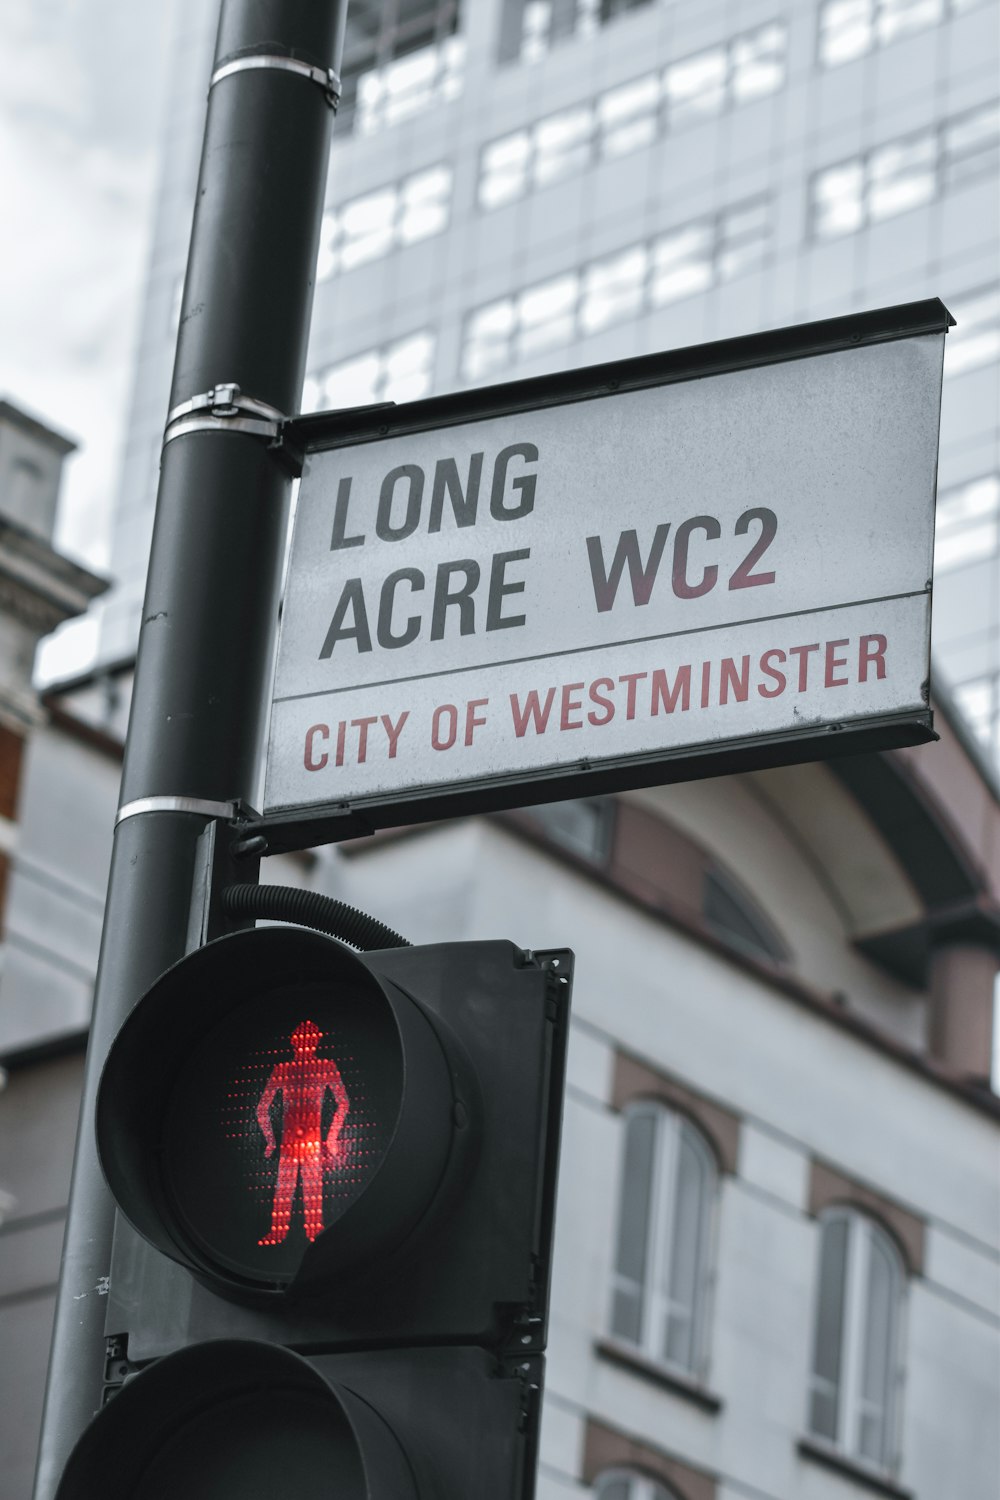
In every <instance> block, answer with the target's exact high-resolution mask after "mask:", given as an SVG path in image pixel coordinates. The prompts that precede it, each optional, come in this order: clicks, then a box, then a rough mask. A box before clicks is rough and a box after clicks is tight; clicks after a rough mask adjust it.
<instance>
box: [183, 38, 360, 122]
mask: <svg viewBox="0 0 1000 1500" xmlns="http://www.w3.org/2000/svg"><path fill="white" fill-rule="evenodd" d="M256 68H278V69H280V71H281V72H284V73H298V74H299V76H300V77H302V78H308V79H309V81H310V82H311V83H318V84H319V86H320V88H321V89H322V90H323V93H324V95H325V97H326V102H327V104H329V106H330V108H331V109H332V110H333V111H334V113H336V111H337V106H338V104H339V103H340V87H341V86H340V78H339V75H338V74H336V73H335V72H334V71H333V69H332V68H317V67H314V66H313V64H312V63H307V62H302V61H301V60H300V59H299V58H297V57H285V56H284V55H283V54H280V53H275V52H251V53H249V54H248V55H247V56H245V57H234V58H233V59H232V61H231V62H226V63H223V64H222V66H221V68H216V70H215V72H214V73H213V74H212V77H211V79H210V80H209V85H208V87H209V92H211V90H212V89H213V88H214V87H215V85H216V84H217V83H221V81H222V79H223V78H231V77H232V75H233V74H234V73H247V72H250V71H251V70H253V69H256Z"/></svg>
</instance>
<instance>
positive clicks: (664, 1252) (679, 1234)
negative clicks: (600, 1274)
mask: <svg viewBox="0 0 1000 1500" xmlns="http://www.w3.org/2000/svg"><path fill="white" fill-rule="evenodd" d="M624 1124H625V1140H624V1155H623V1161H622V1179H621V1194H620V1199H619V1208H618V1236H617V1244H616V1247H615V1262H614V1277H613V1283H612V1306H611V1332H612V1333H613V1334H614V1336H615V1337H616V1338H619V1339H622V1340H623V1341H624V1342H626V1343H629V1344H634V1345H636V1347H637V1348H638V1349H640V1350H641V1351H642V1352H644V1353H645V1354H648V1355H649V1356H650V1358H652V1359H655V1360H659V1361H662V1362H663V1363H665V1364H668V1365H672V1366H674V1367H675V1368H677V1369H680V1370H684V1371H686V1372H687V1373H689V1374H694V1375H697V1374H699V1373H700V1369H701V1364H702V1349H703V1344H704V1323H705V1305H706V1301H707V1296H708V1267H709V1245H710V1237H711V1221H712V1208H713V1203H714V1199H715V1188H716V1180H717V1171H716V1166H715V1159H714V1157H713V1155H712V1151H711V1149H710V1147H709V1146H708V1144H707V1142H706V1141H705V1139H704V1137H703V1136H702V1135H701V1132H700V1131H698V1130H697V1129H696V1128H695V1127H694V1126H693V1125H692V1124H691V1123H690V1122H689V1121H688V1120H687V1119H685V1118H684V1117H683V1116H682V1115H679V1114H677V1113H675V1112H674V1111H673V1110H669V1109H666V1108H665V1107H664V1106H663V1105H661V1104H658V1103H656V1102H654V1101H653V1100H639V1101H637V1102H636V1103H635V1104H631V1105H629V1106H628V1107H627V1108H626V1110H625V1112H624Z"/></svg>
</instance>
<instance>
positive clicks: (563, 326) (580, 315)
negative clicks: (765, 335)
mask: <svg viewBox="0 0 1000 1500" xmlns="http://www.w3.org/2000/svg"><path fill="white" fill-rule="evenodd" d="M770 232H771V225H770V204H769V203H768V202H767V200H765V199H755V200H753V201H752V202H750V203H744V204H739V205H737V206H736V207H734V208H732V209H729V210H727V211H726V212H724V213H722V214H719V215H717V216H716V217H715V218H711V219H703V220H699V221H698V222H696V223H694V224H687V225H685V226H684V227H683V228H682V229H676V230H671V231H670V232H669V233H667V234H664V235H659V236H658V237H657V238H656V239H654V240H651V241H648V242H644V243H640V244H638V245H629V246H628V247H627V248H626V249H624V250H619V251H617V252H616V253H615V254H614V255H609V256H602V257H601V258H600V259H599V260H594V261H591V262H590V263H589V265H586V266H584V267H583V268H582V270H578V271H576V270H574V271H567V272H564V273H563V274H562V275H560V276H554V277H552V278H551V279H550V280H548V281H544V282H540V283H538V284H537V285H535V286H533V287H528V288H526V289H525V290H524V291H522V292H519V293H517V294H516V295H513V296H510V297H501V298H500V299H499V300H498V301H496V302H490V303H487V305H486V306H485V307H480V308H476V309H475V311H474V312H472V313H470V315H469V317H468V318H467V320H466V325H465V340H464V346H463V352H462V373H463V375H464V376H465V378H466V379H467V380H482V379H485V378H486V377H487V376H489V375H491V374H493V373H494V372H495V371H497V370H501V369H503V368H504V367H505V366H507V365H510V364H512V363H515V362H516V361H518V360H523V359H530V358H531V357H532V356H533V355H536V354H541V353H544V352H545V351H547V350H549V349H553V348H558V347H561V346H564V345H566V344H570V343H572V342H573V340H574V339H577V338H583V337H586V335H588V334H592V333H599V332H600V331H601V330H602V329H604V328H608V327H611V326H612V325H614V324H617V323H621V322H624V321H626V320H627V319H629V318H635V317H638V316H640V315H641V314H642V313H643V312H645V311H648V310H650V309H653V308H657V307H663V306H664V305H665V304H666V303H668V302H674V301H676V300H677V299H678V298H681V297H688V296H691V295H693V294H694V293H695V292H703V291H707V290H708V288H709V287H711V286H713V285H715V284H716V283H717V282H721V281H728V280H730V279H732V278H733V277H735V276H738V275H742V274H743V273H744V272H746V271H749V270H752V269H753V268H754V267H756V266H759V265H760V264H761V263H762V262H763V260H764V258H765V256H766V254H767V249H768V246H769V243H770Z"/></svg>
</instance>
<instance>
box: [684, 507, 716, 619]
mask: <svg viewBox="0 0 1000 1500" xmlns="http://www.w3.org/2000/svg"><path fill="white" fill-rule="evenodd" d="M692 531H703V532H704V533H705V535H706V536H707V537H708V540H709V541H710V542H714V541H716V540H717V538H718V537H720V536H721V535H722V527H721V526H720V525H719V523H718V521H717V520H716V519H715V517H714V516H692V517H691V519H690V520H689V521H682V522H681V524H680V525H679V526H678V528H677V530H676V531H675V532H674V577H673V584H674V593H675V594H676V595H677V597H678V599H697V598H699V597H700V596H701V595H702V594H707V593H708V591H709V589H712V588H714V587H715V580H716V579H717V578H718V576H719V570H718V568H717V567H716V566H715V564H714V563H713V564H712V565H711V566H710V567H707V568H705V569H703V571H702V575H701V577H700V578H699V580H698V582H697V583H689V582H688V576H687V567H688V543H689V541H690V537H691V533H692Z"/></svg>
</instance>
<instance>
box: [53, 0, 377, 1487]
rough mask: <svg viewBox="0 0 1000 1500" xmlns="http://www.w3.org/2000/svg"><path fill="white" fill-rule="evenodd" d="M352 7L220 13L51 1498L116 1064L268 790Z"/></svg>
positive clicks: (94, 1300)
mask: <svg viewBox="0 0 1000 1500" xmlns="http://www.w3.org/2000/svg"><path fill="white" fill-rule="evenodd" d="M346 10H347V0H325V3H324V0H223V4H222V11H221V17H220V21H219V31H218V37H217V42H216V56H215V64H214V68H213V73H212V81H211V85H210V89H209V102H208V115H207V120H206V125H205V139H204V145H203V149H202V160H201V172H200V176H199V182H198V195H197V200H196V206H195V214H194V222H193V226H192V234H191V246H190V251H189V256H188V269H187V279H186V283H185V291H184V303H183V308H182V312H181V321H180V331H179V334H178V340H177V356H176V361H175V365H174V376H173V385H172V391H171V399H170V411H171V416H172V420H170V421H168V427H167V440H166V441H165V444H164V451H163V462H162V467H161V472H160V487H159V493H158V496H157V503H156V520H155V525H154V532H153V544H152V552H151V556H150V564H149V575H148V580H147V585H146V600H145V606H144V609H143V622H142V630H141V634H140V639H139V652H138V658H137V662H136V673H135V686H134V694H133V701H132V713H131V719H130V722H129V731H128V739H127V742H126V748H125V765H124V770H123V773H122V792H121V806H122V810H123V811H125V812H126V813H127V814H128V815H127V816H125V817H124V818H121V819H120V821H119V822H118V825H117V828H116V832H115V841H114V849H113V853H112V860H111V875H110V883H109V888H108V901H107V907H106V911H105V918H104V932H103V938H102V943H101V957H100V963H99V966H98V974H97V983H96V988H95V994H94V1013H93V1022H92V1028H91V1037H90V1046H89V1049H88V1054H87V1065H86V1073H85V1079H84V1089H83V1101H82V1105H81V1117H80V1131H79V1136H78V1140H77V1150H76V1160H75V1163H74V1169H73V1183H72V1188H71V1192H70V1201H69V1209H68V1218H67V1225H66V1239H65V1245H64V1250H63V1263H62V1270H61V1275H60V1284H59V1296H58V1300H57V1304H56V1315H55V1327H54V1331H53V1341H52V1354H51V1362H50V1367H49V1380H48V1388H47V1391H46V1398H45V1411H44V1417H43V1423H42V1436H41V1446H40V1450H39V1459H38V1467H37V1472H36V1478H35V1492H34V1493H35V1500H51V1497H52V1496H53V1495H54V1494H55V1491H56V1488H57V1486H58V1483H59V1479H60V1476H61V1474H62V1471H63V1468H64V1466H65V1463H66V1459H67V1457H68V1455H69V1453H70V1450H71V1449H72V1447H73V1445H74V1444H75V1443H76V1441H77V1439H78V1438H79V1437H80V1435H81V1433H82V1432H83V1430H84V1428H85V1427H86V1426H87V1424H88V1423H89V1422H90V1420H91V1418H92V1417H93V1415H94V1413H95V1411H96V1410H97V1409H98V1407H99V1406H100V1403H101V1395H102V1388H103V1380H104V1373H105V1327H104V1305H105V1298H104V1296H103V1295H102V1291H103V1290H106V1287H107V1277H108V1274H109V1270H110V1264H111V1242H112V1234H113V1229H114V1208H113V1204H112V1201H111V1197H110V1194H109V1193H108V1190H107V1188H106V1187H105V1184H104V1180H103V1177H102V1175H101V1172H100V1168H99V1165H98V1161H97V1152H96V1144H95V1140H94V1100H95V1094H96V1090H97V1083H98V1079H99V1076H100V1072H101V1068H102V1066H103V1063H104V1058H105V1056H106V1053H107V1050H108V1046H109V1044H110V1041H111V1039H112V1037H113V1036H114V1034H115V1033H116V1032H117V1030H118V1028H119V1026H120V1025H121V1023H122V1021H123V1020H124V1019H125V1017H126V1016H127V1015H128V1013H129V1011H130V1010H131V1009H132V1007H133V1006H134V1005H135V1003H136V1001H137V1000H138V999H139V998H140V996H141V995H142V994H143V992H144V991H145V990H146V989H147V988H148V987H149V985H150V984H151V983H152V981H153V980H154V979H155V978H156V977H157V975H158V974H160V973H161V972H162V971H163V969H165V968H167V967H168V966H169V965H170V964H172V963H174V962H175V961H176V960H177V959H179V958H180V957H182V956H183V953H184V950H185V938H186V934H187V926H188V916H189V910H190V903H191V890H192V879H193V875H194V866H195V858H196V845H197V841H198V838H199V836H200V834H201V833H202V832H203V831H204V829H205V827H206V825H207V824H208V823H210V822H211V821H212V819H213V818H215V817H219V816H220V815H221V816H225V804H229V803H232V802H234V801H236V800H237V799H239V800H243V801H246V802H250V801H252V799H253V796H254V792H255V786H256V778H257V772H258V760H259V748H260V744H261V739H262V728H263V722H264V716H265V713H266V709H267V687H268V679H269V674H270V670H271V660H272V652H273V642H274V629H275V624H276V620H277V604H278V588H279V581H280V579H279V574H280V565H281V558H282V549H283V541H284V533H285V525H286V519H287V512H288V495H289V485H290V478H289V475H288V472H287V470H286V468H285V467H284V465H283V463H282V460H281V455H280V452H278V451H277V450H276V449H275V448H273V447H270V446H269V440H268V433H269V431H270V429H271V424H272V420H273V414H275V413H276V414H291V413H293V412H294V411H296V410H297V407H298V401H299V397H300V393H301V389H302V376H303V371H304V367H305V357H306V344H307V338H308V328H309V315H310V310H311V305H312V294H313V287H314V279H315V265H316V253H317V246H318V239H319V227H320V219H321V214H322V206H323V192H324V185H325V180H326V167H327V160H328V155H329V141H330V127H331V119H332V110H331V108H330V102H331V99H330V95H331V88H330V84H331V81H332V80H331V78H330V74H329V70H330V69H331V68H332V69H335V70H339V63H340V56H341V52H342V47H343V31H344V24H345V19H346ZM231 386H235V387H238V390H219V387H231ZM213 390H214V391H215V395H214V397H212V398H206V395H205V393H208V392H210V391H213ZM195 398H198V399H195ZM192 401H193V404H191V403H192ZM178 408H182V409H183V410H181V411H180V412H178V410H177V409H178ZM178 799H190V801H188V800H185V802H183V803H180V805H178ZM192 803H193V806H192Z"/></svg>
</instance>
